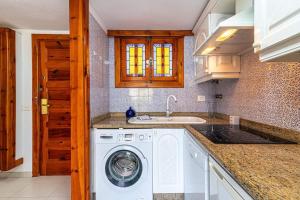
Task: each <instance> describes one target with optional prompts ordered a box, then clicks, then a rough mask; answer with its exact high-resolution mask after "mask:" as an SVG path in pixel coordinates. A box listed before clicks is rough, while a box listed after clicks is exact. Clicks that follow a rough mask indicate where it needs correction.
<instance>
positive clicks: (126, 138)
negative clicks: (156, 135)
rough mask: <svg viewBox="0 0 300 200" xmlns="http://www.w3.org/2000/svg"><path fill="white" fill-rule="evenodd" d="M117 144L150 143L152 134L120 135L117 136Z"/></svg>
mask: <svg viewBox="0 0 300 200" xmlns="http://www.w3.org/2000/svg"><path fill="white" fill-rule="evenodd" d="M118 141H119V142H151V141H152V134H146V133H120V134H118Z"/></svg>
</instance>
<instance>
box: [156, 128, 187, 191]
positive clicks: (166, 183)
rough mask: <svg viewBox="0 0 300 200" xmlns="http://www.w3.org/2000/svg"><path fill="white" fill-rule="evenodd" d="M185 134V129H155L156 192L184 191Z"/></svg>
mask: <svg viewBox="0 0 300 200" xmlns="http://www.w3.org/2000/svg"><path fill="white" fill-rule="evenodd" d="M183 134H184V130H183V129H182V130H181V129H157V130H155V131H154V137H153V192H154V193H183V160H182V159H183Z"/></svg>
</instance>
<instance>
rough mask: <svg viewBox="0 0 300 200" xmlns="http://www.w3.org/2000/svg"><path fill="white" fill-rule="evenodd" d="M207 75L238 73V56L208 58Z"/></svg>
mask: <svg viewBox="0 0 300 200" xmlns="http://www.w3.org/2000/svg"><path fill="white" fill-rule="evenodd" d="M208 70H209V72H208V73H215V72H220V73H224V72H240V71H241V69H240V56H209V57H208Z"/></svg>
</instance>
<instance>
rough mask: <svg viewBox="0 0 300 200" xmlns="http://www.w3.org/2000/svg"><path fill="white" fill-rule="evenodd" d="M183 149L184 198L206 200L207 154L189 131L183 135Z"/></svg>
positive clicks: (186, 199)
mask: <svg viewBox="0 0 300 200" xmlns="http://www.w3.org/2000/svg"><path fill="white" fill-rule="evenodd" d="M183 149H184V151H183V155H184V158H183V159H184V164H183V168H184V199H185V200H196V199H197V200H207V199H208V169H207V168H208V154H207V153H206V152H205V151H203V150H202V149H201V147H200V146H199V145H198V144H196V143H195V141H193V139H192V137H191V136H190V135H189V133H186V134H185V136H184V144H183ZM195 172H197V173H195Z"/></svg>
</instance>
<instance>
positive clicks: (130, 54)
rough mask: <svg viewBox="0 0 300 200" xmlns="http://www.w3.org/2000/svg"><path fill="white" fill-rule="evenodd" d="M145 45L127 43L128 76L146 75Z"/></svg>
mask: <svg viewBox="0 0 300 200" xmlns="http://www.w3.org/2000/svg"><path fill="white" fill-rule="evenodd" d="M145 60H146V59H145V45H144V44H127V45H126V74H127V76H134V77H135V76H137V77H139V76H145V73H146V70H145V69H146V61H145Z"/></svg>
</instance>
